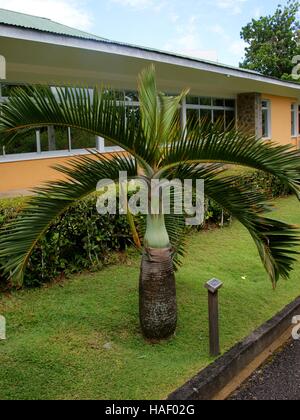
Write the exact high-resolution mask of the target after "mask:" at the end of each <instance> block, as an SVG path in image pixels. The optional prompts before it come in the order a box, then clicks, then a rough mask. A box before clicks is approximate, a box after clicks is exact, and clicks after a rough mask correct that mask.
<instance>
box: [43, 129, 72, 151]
mask: <svg viewBox="0 0 300 420" xmlns="http://www.w3.org/2000/svg"><path fill="white" fill-rule="evenodd" d="M41 150H42V152H52V151H55V150H69V139H68V129H67V128H60V127H54V130H53V129H52V128H49V129H48V128H43V129H41Z"/></svg>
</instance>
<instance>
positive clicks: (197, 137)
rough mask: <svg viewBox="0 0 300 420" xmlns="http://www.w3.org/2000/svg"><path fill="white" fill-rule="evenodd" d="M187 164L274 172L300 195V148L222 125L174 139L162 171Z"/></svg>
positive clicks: (206, 126)
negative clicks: (258, 137)
mask: <svg viewBox="0 0 300 420" xmlns="http://www.w3.org/2000/svg"><path fill="white" fill-rule="evenodd" d="M182 162H185V163H191V164H193V163H222V164H225V165H240V166H246V167H249V168H254V169H258V170H261V171H264V172H267V173H269V174H273V175H274V176H276V177H277V178H279V179H280V181H281V182H283V183H284V184H285V185H287V186H288V187H290V188H291V189H292V190H293V191H294V192H295V193H296V194H297V196H298V198H300V151H299V150H295V149H294V147H293V146H291V145H284V146H282V145H276V144H274V143H272V142H266V141H264V140H262V139H256V138H255V137H253V136H248V135H245V134H242V133H240V132H237V131H236V130H230V131H227V132H225V133H224V132H223V131H222V130H221V129H220V127H218V126H213V125H211V124H204V125H202V127H201V128H200V130H199V128H198V129H194V130H192V132H191V133H189V134H188V135H187V133H186V132H185V133H184V134H183V135H182V136H181V139H180V141H177V142H173V143H172V144H171V146H170V147H169V150H168V153H167V154H166V156H165V158H164V160H163V161H162V162H161V168H162V169H161V172H160V173H159V176H163V173H164V171H165V170H166V171H167V170H168V169H169V168H172V167H174V166H175V167H176V166H178V165H179V166H180V165H181V164H182Z"/></svg>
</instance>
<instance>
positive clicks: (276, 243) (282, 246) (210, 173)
mask: <svg viewBox="0 0 300 420" xmlns="http://www.w3.org/2000/svg"><path fill="white" fill-rule="evenodd" d="M170 176H171V177H176V178H178V179H194V180H196V179H203V180H204V185H205V195H206V196H207V197H209V198H211V199H213V200H214V201H215V202H216V203H218V204H219V205H220V206H221V207H222V208H223V209H224V210H226V211H228V212H229V213H230V214H232V215H233V216H234V217H235V218H236V219H237V220H239V221H240V222H241V223H242V224H243V225H244V226H245V227H246V229H247V230H248V231H249V233H250V234H251V236H252V238H253V239H254V242H255V244H256V246H257V248H258V251H259V254H260V257H261V260H262V262H263V264H264V266H265V268H266V270H267V272H268V274H269V276H270V278H271V281H272V284H273V286H274V287H275V285H276V283H277V282H278V279H279V277H280V276H281V277H283V278H288V276H289V273H290V271H291V270H292V268H293V264H294V262H295V261H296V259H295V255H297V254H298V252H297V251H296V250H295V249H296V247H297V246H298V245H299V243H300V235H299V233H300V230H299V227H297V226H293V225H290V224H286V223H283V222H280V221H278V220H272V219H270V218H266V217H265V216H264V213H265V212H270V211H271V210H272V206H271V205H269V204H268V203H267V202H266V197H265V196H264V194H262V193H259V192H255V191H253V190H252V189H250V188H246V187H238V186H237V184H238V182H237V181H238V177H222V178H221V177H220V167H218V166H216V165H209V166H202V167H200V166H199V165H198V164H194V165H187V164H181V166H180V167H178V168H176V169H175V168H173V170H172V172H171V173H170Z"/></svg>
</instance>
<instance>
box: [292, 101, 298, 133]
mask: <svg viewBox="0 0 300 420" xmlns="http://www.w3.org/2000/svg"><path fill="white" fill-rule="evenodd" d="M298 112H299V107H298V106H297V105H296V104H292V105H291V134H292V137H297V135H298V131H299V130H298V127H297V124H298V115H297V114H298Z"/></svg>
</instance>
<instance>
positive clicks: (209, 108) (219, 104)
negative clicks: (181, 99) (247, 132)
mask: <svg viewBox="0 0 300 420" xmlns="http://www.w3.org/2000/svg"><path fill="white" fill-rule="evenodd" d="M186 116H187V121H188V123H192V124H193V123H195V122H196V123H197V122H198V121H199V124H200V123H201V124H205V123H214V124H219V125H220V126H221V127H223V128H224V130H226V129H229V128H234V127H235V100H234V99H222V98H207V97H197V96H188V97H187V98H186Z"/></svg>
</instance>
